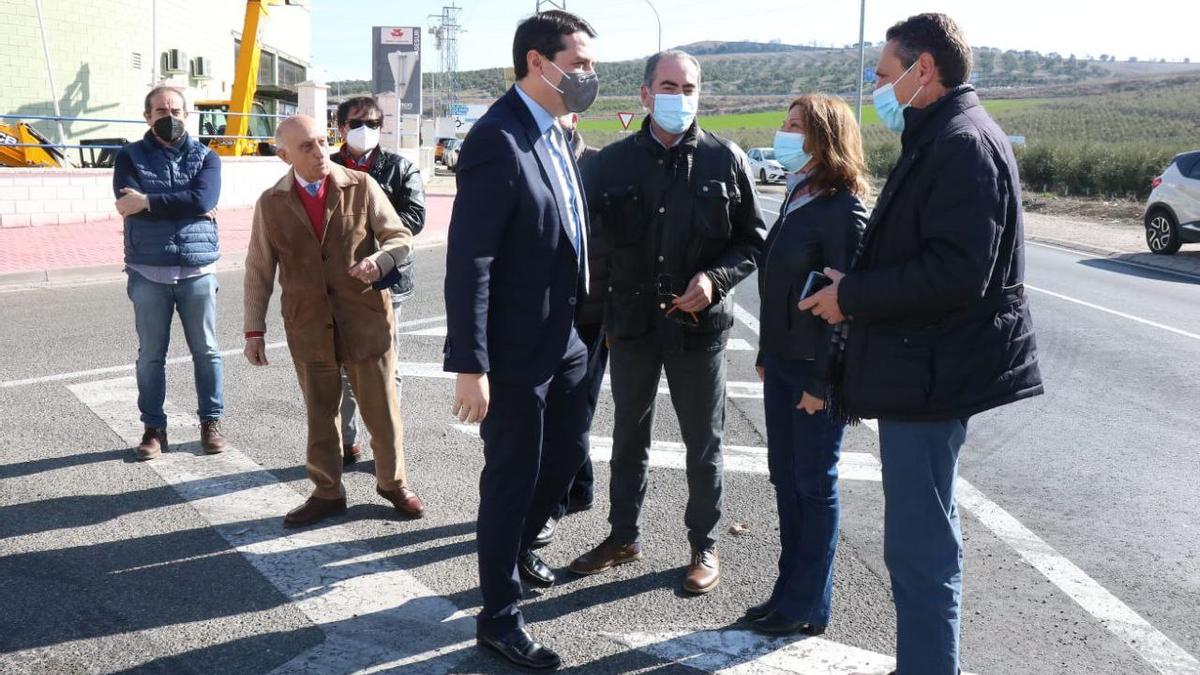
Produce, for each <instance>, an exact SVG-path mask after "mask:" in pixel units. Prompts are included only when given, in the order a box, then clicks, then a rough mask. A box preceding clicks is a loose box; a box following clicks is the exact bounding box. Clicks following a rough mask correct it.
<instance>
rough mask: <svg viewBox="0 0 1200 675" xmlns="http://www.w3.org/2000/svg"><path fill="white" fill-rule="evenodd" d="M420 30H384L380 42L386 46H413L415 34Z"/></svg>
mask: <svg viewBox="0 0 1200 675" xmlns="http://www.w3.org/2000/svg"><path fill="white" fill-rule="evenodd" d="M417 30H420V29H419V28H384V29H383V33H382V35H380V36H379V37H380V40H379V41H380V42H381V43H383V44H385V45H411V44H412V43H413V32H414V31H417Z"/></svg>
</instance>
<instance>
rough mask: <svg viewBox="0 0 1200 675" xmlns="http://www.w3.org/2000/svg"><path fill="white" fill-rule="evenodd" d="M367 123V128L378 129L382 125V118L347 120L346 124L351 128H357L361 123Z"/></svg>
mask: <svg viewBox="0 0 1200 675" xmlns="http://www.w3.org/2000/svg"><path fill="white" fill-rule="evenodd" d="M364 124H365V125H367V128H368V129H378V128H379V127H381V126H383V120H347V121H346V126H348V127H350V128H351V129H357V128H359V127H361V126H363V125H364Z"/></svg>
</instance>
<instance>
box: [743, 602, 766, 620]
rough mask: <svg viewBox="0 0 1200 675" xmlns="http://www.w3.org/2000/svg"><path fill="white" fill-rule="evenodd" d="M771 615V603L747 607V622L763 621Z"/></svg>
mask: <svg viewBox="0 0 1200 675" xmlns="http://www.w3.org/2000/svg"><path fill="white" fill-rule="evenodd" d="M770 613H771V601H770V600H767V601H766V602H760V603H758V604H757V605H753V606H751V607H747V608H746V614H745V617H746V620H747V621H754V620H755V619H761V618H763V617H764V616H766V615H768V614H770Z"/></svg>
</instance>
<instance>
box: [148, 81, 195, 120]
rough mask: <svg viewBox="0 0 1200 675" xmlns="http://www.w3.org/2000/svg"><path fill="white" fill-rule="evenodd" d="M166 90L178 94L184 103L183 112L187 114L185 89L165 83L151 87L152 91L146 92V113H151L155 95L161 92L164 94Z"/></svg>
mask: <svg viewBox="0 0 1200 675" xmlns="http://www.w3.org/2000/svg"><path fill="white" fill-rule="evenodd" d="M164 92H171V93H173V94H178V95H179V100H180V101H181V102H182V103H183V112H184V113H185V114H186V113H187V97H186V96H184V95H183V90H182V89H180V88H179V87H171V86H168V85H165V84H160V85H159V86H157V87H155V88H153V89H151V90H150V92H149V93H148V94H146V103H145V106H146V114H147V115H149V114H150V106H151V105H153V103H152V101H153V99H154V97H155V96H158V95H159V94H162V93H164Z"/></svg>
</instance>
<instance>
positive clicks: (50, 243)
mask: <svg viewBox="0 0 1200 675" xmlns="http://www.w3.org/2000/svg"><path fill="white" fill-rule="evenodd" d="M453 201H454V197H453V195H444V194H431V195H429V196H428V197H427V199H426V207H427V215H426V223H425V229H424V230H423V231H422V233H421V235H420V236H418V237H417V239H416V243H417V245H418V246H422V245H430V244H436V243H440V242H443V241H445V237H446V231H447V230H448V228H449V226H450V208H451V205H452V204H453ZM253 216H254V209H252V208H245V209H225V210H221V211H219V212H218V213H217V222H218V223H219V224H220V232H221V254H222V255H223V256H225V257H226V259H229V258H234V259H240V258H241V257H242V255H243V254H244V252H245V251H246V246H247V244H248V243H249V241H250V224H251V221H252V219H253ZM123 258H124V248H123V242H122V236H121V220H120V218H113V219H112V220H106V221H101V222H95V223H78V224H73V225H44V226H40V227H17V228H5V229H0V282H2V281H3V279H2V277H3V275H5V274H19V273H28V272H51V271H56V270H64V269H70V268H73V267H100V266H106V265H112V266H119V265H120V264H121V263H122V260H123Z"/></svg>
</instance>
